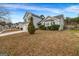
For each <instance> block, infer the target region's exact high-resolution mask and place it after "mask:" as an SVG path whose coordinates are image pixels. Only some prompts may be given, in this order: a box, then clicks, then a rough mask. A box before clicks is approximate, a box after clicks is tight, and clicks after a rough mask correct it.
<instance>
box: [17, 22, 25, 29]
mask: <svg viewBox="0 0 79 59" xmlns="http://www.w3.org/2000/svg"><path fill="white" fill-rule="evenodd" d="M24 24H25V23H24V22H18V23H17V25H16V28H18V29H20V30H23V26H24Z"/></svg>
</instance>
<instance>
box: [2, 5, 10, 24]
mask: <svg viewBox="0 0 79 59" xmlns="http://www.w3.org/2000/svg"><path fill="white" fill-rule="evenodd" d="M9 14H10V11H9V10H7V9H6V8H5V7H2V6H0V21H2V23H4V22H5V23H11V21H10V17H9Z"/></svg>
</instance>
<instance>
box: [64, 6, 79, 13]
mask: <svg viewBox="0 0 79 59" xmlns="http://www.w3.org/2000/svg"><path fill="white" fill-rule="evenodd" d="M64 11H65V12H73V13H79V5H75V6H70V7H67V8H65V9H64Z"/></svg>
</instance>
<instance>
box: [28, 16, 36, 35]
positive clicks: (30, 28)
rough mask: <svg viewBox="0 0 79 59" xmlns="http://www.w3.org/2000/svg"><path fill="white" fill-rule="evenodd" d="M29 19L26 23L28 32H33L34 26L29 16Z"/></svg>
mask: <svg viewBox="0 0 79 59" xmlns="http://www.w3.org/2000/svg"><path fill="white" fill-rule="evenodd" d="M29 20H30V22H29V24H28V32H29V33H30V34H34V33H35V27H34V24H33V17H30V18H29Z"/></svg>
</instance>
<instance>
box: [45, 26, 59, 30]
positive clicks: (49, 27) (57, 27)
mask: <svg viewBox="0 0 79 59" xmlns="http://www.w3.org/2000/svg"><path fill="white" fill-rule="evenodd" d="M46 28H47V29H48V30H58V29H59V25H51V26H48V27H46Z"/></svg>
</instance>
